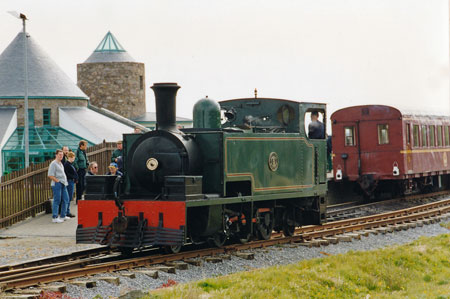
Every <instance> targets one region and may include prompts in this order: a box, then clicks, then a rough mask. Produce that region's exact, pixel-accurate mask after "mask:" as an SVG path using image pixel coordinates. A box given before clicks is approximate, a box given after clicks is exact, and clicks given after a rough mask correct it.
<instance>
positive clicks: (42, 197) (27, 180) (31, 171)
mask: <svg viewBox="0 0 450 299" xmlns="http://www.w3.org/2000/svg"><path fill="white" fill-rule="evenodd" d="M115 148H116V143H112V142H103V143H100V144H97V145H94V146H91V147H89V148H88V149H87V150H86V153H87V156H88V159H89V161H90V162H93V161H96V162H97V164H98V167H99V172H98V173H99V174H105V173H106V171H107V168H108V165H109V163H110V161H111V155H112V152H113V150H114V149H115ZM50 163H51V160H50V161H46V162H43V163H39V164H36V165H31V166H29V167H28V168H26V169H21V170H19V171H15V172H12V173H10V174H8V175H6V176H3V177H1V179H2V181H1V183H0V228H4V227H7V226H10V225H12V224H14V223H17V222H19V221H22V220H24V219H26V218H28V217H34V216H36V214H37V213H40V212H43V211H44V210H47V212H49V211H51V207H50V201H49V199H50V198H51V197H52V189H51V187H50V179H49V178H48V177H47V171H48V166H49V165H50Z"/></svg>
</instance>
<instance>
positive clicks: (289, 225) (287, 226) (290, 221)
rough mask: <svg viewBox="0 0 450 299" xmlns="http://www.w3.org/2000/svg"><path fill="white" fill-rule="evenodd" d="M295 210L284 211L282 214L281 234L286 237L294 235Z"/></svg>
mask: <svg viewBox="0 0 450 299" xmlns="http://www.w3.org/2000/svg"><path fill="white" fill-rule="evenodd" d="M294 213H295V210H288V209H285V210H284V212H283V234H284V235H285V236H286V237H290V236H293V235H294V232H295V216H294Z"/></svg>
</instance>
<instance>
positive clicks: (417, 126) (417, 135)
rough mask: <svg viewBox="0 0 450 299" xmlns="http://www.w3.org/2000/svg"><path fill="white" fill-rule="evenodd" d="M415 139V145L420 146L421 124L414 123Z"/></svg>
mask: <svg viewBox="0 0 450 299" xmlns="http://www.w3.org/2000/svg"><path fill="white" fill-rule="evenodd" d="M413 141H414V146H415V147H418V146H419V125H413Z"/></svg>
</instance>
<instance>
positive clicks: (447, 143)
mask: <svg viewBox="0 0 450 299" xmlns="http://www.w3.org/2000/svg"><path fill="white" fill-rule="evenodd" d="M444 140H445V145H447V146H448V145H450V142H449V138H448V127H447V126H445V127H444Z"/></svg>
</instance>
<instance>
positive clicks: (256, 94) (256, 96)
mask: <svg viewBox="0 0 450 299" xmlns="http://www.w3.org/2000/svg"><path fill="white" fill-rule="evenodd" d="M256 98H258V90H257V89H256V88H255V99H256Z"/></svg>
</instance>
